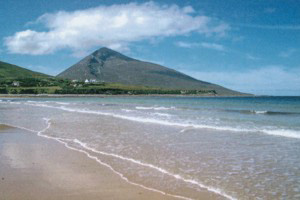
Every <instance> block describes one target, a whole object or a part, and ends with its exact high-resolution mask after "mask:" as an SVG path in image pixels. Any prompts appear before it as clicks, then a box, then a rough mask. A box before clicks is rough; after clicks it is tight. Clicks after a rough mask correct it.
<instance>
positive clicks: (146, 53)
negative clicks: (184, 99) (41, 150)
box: [0, 0, 300, 95]
mask: <svg viewBox="0 0 300 200" xmlns="http://www.w3.org/2000/svg"><path fill="white" fill-rule="evenodd" d="M0 24H1V29H0V38H1V45H0V60H1V61H5V62H9V63H12V64H16V65H19V66H23V67H26V68H29V69H32V70H35V71H40V72H44V73H48V74H51V75H56V74H58V73H59V72H61V71H63V70H64V69H66V68H68V67H69V66H71V65H72V64H75V63H76V62H78V61H79V60H80V59H81V58H83V57H84V56H86V55H88V54H89V53H91V52H93V51H94V50H96V49H98V48H100V47H103V46H107V47H109V48H112V49H115V50H117V51H120V52H122V53H124V54H126V55H128V56H131V57H134V58H137V59H140V60H146V61H151V62H156V63H158V64H162V65H164V66H167V67H170V68H173V69H175V70H179V71H181V72H184V73H186V74H189V75H191V76H193V77H195V78H198V79H200V80H204V81H208V82H213V83H217V84H220V85H222V86H225V87H228V88H231V89H235V90H239V91H242V92H250V93H254V94H268V95H300V56H299V53H300V1H299V0H264V1H262V0H251V1H243V0H226V1H224V0H185V1H182V0H177V1H175V0H173V1H169V0H165V1H134V2H133V1H125V0H123V1H113V0H110V1H109V0H105V1H104V0H103V1H101V0H97V1H96V0H63V1H62V0H52V1H46V0H39V1H36V0H27V1H24V0H22V1H21V0H14V1H2V2H1V5H0Z"/></svg>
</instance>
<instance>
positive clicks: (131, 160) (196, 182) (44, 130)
mask: <svg viewBox="0 0 300 200" xmlns="http://www.w3.org/2000/svg"><path fill="white" fill-rule="evenodd" d="M43 119H44V120H45V122H46V127H45V128H44V129H42V130H40V131H36V130H31V129H28V128H24V127H20V126H15V125H11V124H7V125H9V126H12V127H16V128H19V129H23V130H27V131H30V132H34V133H37V135H38V136H40V137H44V138H47V139H52V140H55V141H57V142H59V143H62V144H64V145H65V147H66V148H68V149H71V150H74V151H77V152H81V153H84V154H85V155H86V156H87V157H88V158H90V159H93V160H95V161H96V162H98V163H99V164H101V165H103V166H105V167H108V168H109V169H110V170H112V171H113V172H114V173H115V174H117V175H118V176H120V178H121V179H123V180H125V181H126V182H127V183H129V184H131V185H135V186H138V187H141V188H143V189H146V190H149V191H153V192H157V193H160V194H163V195H166V196H170V197H175V198H179V199H185V200H193V199H191V198H188V197H184V196H180V195H173V194H170V193H166V192H164V191H161V190H158V189H155V188H150V187H147V186H144V185H142V184H138V183H135V182H132V181H130V180H129V179H128V178H127V177H125V176H124V174H122V173H120V172H118V171H117V170H115V169H114V168H113V167H112V166H111V165H109V164H107V163H105V162H103V161H101V160H100V159H99V158H98V157H96V156H93V155H91V154H90V153H89V152H88V151H90V152H93V153H96V154H101V155H105V156H110V157H114V158H117V159H121V160H124V161H128V162H131V163H134V164H138V165H140V166H143V167H148V168H151V169H154V170H156V171H159V172H161V173H163V174H165V175H169V176H171V177H173V178H175V179H177V180H181V181H184V182H186V183H189V184H192V185H196V186H198V187H200V188H202V189H206V190H208V191H210V192H213V193H215V194H218V195H221V196H223V197H225V198H227V199H230V200H236V198H234V197H232V196H230V195H228V194H226V193H225V192H224V191H222V190H221V189H218V188H214V187H210V186H206V185H204V184H202V183H200V182H198V181H196V180H193V179H186V178H184V177H182V176H181V175H179V174H173V173H172V172H169V171H168V170H166V169H163V168H160V167H158V166H155V165H152V164H149V163H144V162H142V161H139V160H136V159H133V158H128V157H124V156H122V155H118V154H113V153H107V152H103V151H98V150H96V149H94V148H91V147H89V146H88V145H87V144H86V143H84V142H81V141H80V140H78V139H69V138H59V137H53V136H48V135H45V134H44V133H45V132H46V131H47V130H48V129H50V127H51V122H50V121H51V119H48V118H43ZM68 142H73V143H76V144H78V145H80V146H81V147H82V148H83V149H85V150H87V151H84V150H82V149H77V148H75V147H72V146H70V145H69V144H68Z"/></svg>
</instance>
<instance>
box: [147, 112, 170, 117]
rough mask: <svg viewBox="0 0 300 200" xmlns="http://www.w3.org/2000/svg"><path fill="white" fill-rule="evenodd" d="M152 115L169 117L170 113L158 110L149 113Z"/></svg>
mask: <svg viewBox="0 0 300 200" xmlns="http://www.w3.org/2000/svg"><path fill="white" fill-rule="evenodd" d="M151 114H152V115H156V116H161V117H171V116H172V115H170V114H167V113H159V112H155V113H151Z"/></svg>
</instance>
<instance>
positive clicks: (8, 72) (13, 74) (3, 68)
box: [0, 61, 51, 79]
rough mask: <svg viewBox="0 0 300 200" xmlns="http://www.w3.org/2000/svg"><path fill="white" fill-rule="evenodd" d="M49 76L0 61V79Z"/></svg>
mask: <svg viewBox="0 0 300 200" xmlns="http://www.w3.org/2000/svg"><path fill="white" fill-rule="evenodd" d="M49 77H51V76H49V75H46V74H42V73H39V72H34V71H31V70H28V69H24V68H22V67H19V66H16V65H12V64H9V63H5V62H1V61H0V79H16V78H49Z"/></svg>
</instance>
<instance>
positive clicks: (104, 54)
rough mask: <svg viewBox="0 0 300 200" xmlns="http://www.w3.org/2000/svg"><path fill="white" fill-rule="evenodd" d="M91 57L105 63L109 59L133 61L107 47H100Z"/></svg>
mask: <svg viewBox="0 0 300 200" xmlns="http://www.w3.org/2000/svg"><path fill="white" fill-rule="evenodd" d="M92 56H93V57H95V58H97V59H100V60H102V61H106V60H107V59H109V58H115V59H121V60H134V59H132V58H129V57H127V56H125V55H123V54H121V53H119V52H117V51H114V50H112V49H109V48H107V47H102V48H100V49H98V50H97V51H94V52H93V53H92Z"/></svg>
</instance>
